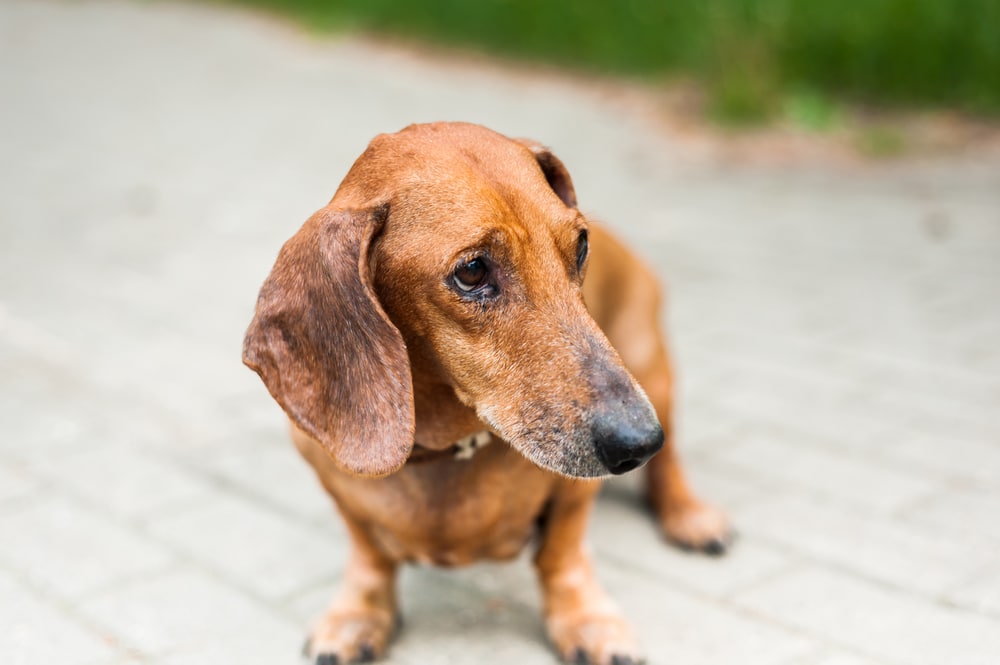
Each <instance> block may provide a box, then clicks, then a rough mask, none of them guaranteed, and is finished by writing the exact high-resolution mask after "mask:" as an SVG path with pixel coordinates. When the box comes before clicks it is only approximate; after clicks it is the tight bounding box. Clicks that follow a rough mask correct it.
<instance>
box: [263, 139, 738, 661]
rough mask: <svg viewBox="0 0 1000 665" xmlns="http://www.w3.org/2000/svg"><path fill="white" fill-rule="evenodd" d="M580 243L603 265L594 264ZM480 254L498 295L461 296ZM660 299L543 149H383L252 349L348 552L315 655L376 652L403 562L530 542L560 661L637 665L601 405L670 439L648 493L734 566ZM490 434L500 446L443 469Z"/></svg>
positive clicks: (267, 302)
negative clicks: (613, 520)
mask: <svg viewBox="0 0 1000 665" xmlns="http://www.w3.org/2000/svg"><path fill="white" fill-rule="evenodd" d="M582 232H587V233H589V244H590V247H591V251H590V255H589V258H588V259H586V263H585V268H584V270H583V271H579V270H578V269H577V252H579V251H580V243H581V237H582V236H581V233H582ZM471 256H481V257H487V258H488V259H489V261H490V265H491V266H493V268H492V272H491V273H490V275H491V279H493V280H494V281H495V284H494V286H496V290H495V292H496V293H499V295H497V296H496V297H494V298H493V299H492V300H490V299H487V298H486V296H483V297H481V298H479V299H478V300H476V299H474V298H471V297H470V296H467V295H465V294H464V293H463V292H462V291H461V290H460V289H456V288H455V283H454V277H453V274H454V271H455V269H456V265H459V264H462V262H463V261H468V260H470V257H471ZM583 273H586V274H585V275H584V274H583ZM584 276H585V277H586V279H584ZM491 293H494V292H493V291H491ZM659 299H660V296H659V290H658V287H657V284H656V280H655V279H654V277H653V275H652V273H651V272H650V271H649V270H648V269H647V268H646V267H644V266H643V265H642V264H641V263H640V262H639V261H638V260H637V259H636V258H635V257H634V256H633V255H632V254H631V253H630V252H629V251H628V250H627V249H625V247H624V246H622V245H621V244H620V243H619V242H618V241H616V240H615V239H614V238H613V237H612V236H611V235H609V234H608V233H607V232H606V231H605V230H603V229H602V228H601V227H600V226H598V225H596V224H594V223H592V222H590V221H588V220H587V219H586V218H585V217H584V216H583V215H582V214H581V213H580V212H579V210H577V207H576V194H575V192H574V190H573V185H572V181H571V179H570V177H569V174H568V172H567V171H566V169H565V167H564V166H563V164H562V162H560V161H559V160H558V159H557V158H556V157H555V156H554V155H552V154H551V153H550V152H549V151H548V150H546V149H545V148H543V147H542V146H540V145H538V144H536V143H533V142H530V141H513V140H510V139H508V138H506V137H503V136H501V135H499V134H496V133H494V132H492V131H490V130H487V129H485V128H482V127H478V126H476V125H468V124H461V123H435V124H431V125H414V126H411V127H408V128H406V129H405V130H403V131H402V132H399V133H397V134H393V135H383V136H379V137H377V138H376V139H375V140H373V141H372V143H371V144H370V146H369V147H368V149H367V150H366V151H365V153H364V154H362V155H361V157H360V158H359V159H358V160H357V162H355V164H354V166H353V167H352V169H351V171H350V172H349V173H348V175H347V177H346V178H345V179H344V182H343V183H342V184H341V186H340V188H339V189H338V191H337V193H336V195H335V196H334V198H333V200H332V201H331V202H330V204H329V205H327V206H326V207H325V208H323V209H322V210H320V211H319V212H317V213H316V214H315V215H314V216H313V217H312V218H310V219H309V220H308V221H307V222H306V223H305V225H304V226H303V227H302V229H301V230H300V231H299V232H298V233H297V234H296V235H295V236H294V237H293V238H292V239H290V240H289V241H288V242H287V243H286V245H285V246H284V248H282V251H281V254H280V255H279V257H278V260H277V262H276V264H275V267H274V269H273V271H272V273H271V275H270V276H269V277H268V279H267V281H266V282H265V284H264V286H263V287H262V289H261V294H260V298H259V300H258V304H257V311H256V314H255V316H254V320H253V322H252V323H251V325H250V328H249V330H248V331H247V336H246V339H245V343H244V362H245V363H246V364H247V365H249V366H250V367H251V368H252V369H254V370H255V371H256V372H258V373H259V374H260V375H261V377H262V379H263V380H264V382H265V384H266V385H267V387H268V389H269V391H270V392H271V394H272V395H273V396H274V397H275V399H276V400H277V401H278V403H279V404H280V405H281V406H282V408H283V409H284V410H285V412H286V413H287V415H288V416H289V418H290V420H291V423H292V438H293V440H294V442H295V445H296V446H297V447H298V449H299V451H300V452H301V454H302V455H303V456H304V457H305V458H306V459H307V460H308V461H309V463H310V464H311V465H312V466H313V468H314V469H315V470H316V473H317V475H318V477H319V480H320V482H321V483H322V485H323V487H324V488H325V489H326V490H327V492H329V494H330V495H331V496H332V497H333V499H334V501H335V502H336V504H337V506H338V508H339V510H340V513H341V515H342V516H343V518H344V520H345V522H346V524H347V527H348V532H349V533H350V536H351V541H352V550H351V558H350V561H349V563H348V567H347V571H346V573H345V576H344V583H343V585H342V589H341V592H340V594H339V595H338V596H337V597H336V599H335V600H334V602H333V604H332V605H331V608H330V610H329V611H328V612H327V614H326V615H325V616H324V617H323V618H322V619H321V620H320V621H319V623H318V624H317V626H316V627H315V629H314V631H313V633H312V636H311V639H310V642H309V655H310V657H312V658H315V659H316V661H317V662H318V663H326V662H338V661H339V662H341V663H345V662H353V661H362V660H369V659H371V658H374V657H378V656H380V655H381V654H383V653H384V651H385V649H386V647H387V644H388V642H389V639H390V637H391V634H392V631H393V628H394V626H395V625H396V621H397V618H398V617H397V612H398V610H397V604H396V599H395V589H394V584H395V582H394V580H395V572H396V568H397V566H398V565H399V564H401V563H404V562H411V561H412V562H420V563H429V564H437V565H445V566H453V565H461V564H466V563H469V562H472V561H475V560H477V559H483V558H487V559H509V558H512V557H514V556H516V555H517V554H518V552H520V551H521V550H522V549H523V548H524V547H525V546H526V545H527V544H528V543H529V542H530V541H531V539H532V537H533V536H537V538H538V548H537V552H536V556H535V565H536V568H537V571H538V575H539V581H540V583H541V586H542V591H543V597H544V604H545V618H546V625H547V628H548V633H549V636H550V639H551V640H552V642H553V644H554V646H555V647H556V649H557V650H558V651H559V653H560V655H561V656H562V657H563V658H565V659H567V660H579V659H581V658H584V659H586V662H590V663H596V664H600V665H610V664H611V663H612V662H614V663H630V662H631V663H637V662H641V655H640V653H639V649H638V647H637V645H636V641H635V638H634V636H633V635H632V633H631V631H630V630H629V628H628V625H627V624H626V623H625V621H624V620H623V619H622V618H621V616H620V614H619V613H618V611H617V610H616V609H615V607H614V605H613V603H612V602H611V601H610V600H609V598H608V596H607V595H606V594H605V593H604V591H603V590H602V589H601V587H600V586H599V585H598V583H597V582H596V580H595V578H594V574H593V570H592V566H591V563H590V561H589V559H588V557H587V554H586V552H585V549H584V547H583V540H584V530H585V526H586V520H587V517H588V515H589V511H590V507H591V504H592V502H593V498H594V496H595V494H596V492H597V490H598V489H599V481H598V480H596V479H595V478H596V477H597V476H600V475H604V474H605V473H606V472H607V468H606V467H605V466H603V465H602V461H601V458H600V456H599V455H595V453H594V450H593V449H594V445H593V441H592V429H588V427H590V424H591V423H592V422H593V418H594V416H593V412H594V410H595V409H596V408H597V407H598V406H599V405H600V404H601V403H603V402H602V400H605V399H606V394H607V393H613V394H614V395H615V399H616V400H618V398H619V396H620V400H618V401H621V402H622V403H624V402H626V401H627V402H629V404H631V405H632V408H634V409H635V410H636V413H639V412H641V411H643V410H650V414H652V411H651V410H652V409H655V417H657V418H658V419H659V421H660V423H661V425H662V427H663V430H664V432H665V435H666V441H665V444H664V446H663V449H662V450H661V452H659V453H658V454H657V455H656V456H655V457H653V459H652V460H651V461H650V462H649V463H648V465H647V479H648V484H647V487H648V498H649V500H650V503H651V505H652V507H653V508H654V510H655V512H656V514H657V515H658V518H659V522H660V525H661V527H662V528H663V529H664V532H665V533H666V535H667V536H668V537H669V538H670V539H671V540H673V541H675V542H677V543H679V544H681V545H683V546H686V547H693V548H699V549H706V550H708V551H711V552H721V551H722V549H724V547H725V545H726V543H727V542H728V534H729V527H728V524H727V522H726V519H725V518H724V517H723V515H722V514H721V513H720V512H719V511H717V510H715V509H714V508H712V507H709V506H707V505H705V504H703V503H702V502H700V501H699V500H698V499H697V498H695V497H694V495H693V494H692V493H691V491H690V489H689V488H688V485H687V483H686V482H685V480H684V476H683V472H682V470H681V467H680V465H679V463H678V459H677V456H676V453H675V451H674V449H673V446H672V440H671V428H670V423H671V407H672V400H673V390H672V376H671V368H670V364H669V361H668V356H667V352H666V349H665V347H664V343H663V336H662V334H661V331H660V327H659ZM633 377H634V378H633ZM647 396H648V400H647ZM651 417H652V415H651ZM484 429H486V430H488V431H489V432H491V435H492V439H493V442H492V445H489V446H487V447H485V448H483V449H481V450H479V451H478V452H476V454H475V455H474V456H473V457H472V459H469V460H460V459H455V457H454V456H453V455H451V454H450V451H451V450H452V447H453V445H454V444H455V442H456V441H458V440H460V439H462V438H464V437H467V436H469V435H470V434H473V433H475V432H477V431H480V430H484ZM415 444H416V445H418V446H419V450H420V451H422V452H423V453H424V458H420V457H419V456H418V455H417V454H416V453H414V445H415ZM434 451H442V452H438V453H435V452H434ZM428 453H430V454H431V456H430V457H427V454H428ZM418 459H420V460H421V462H420V463H416V462H417V460H418ZM408 460H413V461H411V462H410V463H408ZM540 525H541V526H540ZM332 656H336V658H337V661H334V660H332Z"/></svg>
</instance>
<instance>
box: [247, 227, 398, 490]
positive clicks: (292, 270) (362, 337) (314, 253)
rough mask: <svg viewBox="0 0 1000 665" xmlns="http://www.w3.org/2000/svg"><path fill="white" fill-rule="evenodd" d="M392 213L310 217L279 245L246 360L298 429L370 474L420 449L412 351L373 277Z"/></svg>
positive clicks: (347, 465) (388, 469) (341, 462)
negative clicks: (375, 244) (381, 234)
mask: <svg viewBox="0 0 1000 665" xmlns="http://www.w3.org/2000/svg"><path fill="white" fill-rule="evenodd" d="M387 210H388V209H387V208H384V207H383V208H380V209H375V210H358V211H353V210H352V211H344V210H332V209H329V208H325V209H323V210H320V211H319V212H318V213H316V214H315V215H313V216H312V217H311V218H310V219H309V221H307V222H306V223H305V224H304V225H303V227H302V228H301V229H300V230H299V232H298V233H296V234H295V235H294V236H292V238H291V239H290V240H289V241H288V242H287V243H285V246H284V247H282V248H281V253H280V254H279V255H278V260H277V261H276V262H275V264H274V268H273V269H272V271H271V274H270V275H269V276H268V278H267V280H266V281H265V282H264V286H262V287H261V290H260V296H259V297H258V299H257V310H256V312H255V314H254V318H253V321H251V323H250V327H249V329H248V330H247V333H246V337H245V338H244V340H243V362H244V363H245V364H246V365H247V366H249V367H250V368H251V369H252V370H254V371H255V372H257V373H258V374H259V375H260V377H261V379H263V380H264V384H265V385H266V386H267V389H268V391H270V393H271V395H272V396H273V397H274V399H275V400H276V401H277V402H278V404H280V405H281V408H283V409H284V410H285V413H286V414H287V415H288V417H289V418H290V419H291V420H292V422H294V423H295V425H296V426H298V427H299V429H301V430H302V431H304V432H306V433H307V434H308V435H309V436H311V437H312V438H314V439H316V440H317V441H318V442H319V443H320V444H321V445H322V446H323V447H324V448H325V449H326V451H327V452H328V453H329V454H330V456H331V457H332V458H333V460H334V461H335V462H336V463H337V465H338V466H340V467H341V468H343V469H345V470H346V471H349V472H351V473H353V474H357V475H360V476H366V477H377V476H384V475H387V474H390V473H392V472H393V471H396V470H397V469H399V468H400V467H401V466H403V464H405V463H406V460H407V458H408V457H409V455H410V452H411V451H412V449H413V429H414V410H413V384H412V377H411V374H410V361H409V357H408V356H407V352H406V345H405V343H404V342H403V337H402V335H401V334H400V332H399V330H398V329H397V328H396V326H394V325H393V324H392V322H391V321H390V320H389V317H388V316H387V315H386V313H385V311H384V310H383V309H382V306H381V304H380V303H379V301H378V298H377V297H376V295H375V292H374V290H373V289H372V280H371V276H370V274H369V247H370V246H371V242H372V238H373V237H374V236H375V235H376V234H377V232H378V231H379V229H380V228H381V227H382V226H383V224H384V223H385V218H386V217H387V216H388V212H387Z"/></svg>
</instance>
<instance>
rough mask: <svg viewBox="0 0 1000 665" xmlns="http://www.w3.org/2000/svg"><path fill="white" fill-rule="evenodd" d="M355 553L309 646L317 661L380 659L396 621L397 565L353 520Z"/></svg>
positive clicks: (323, 664) (320, 664) (331, 664)
mask: <svg viewBox="0 0 1000 665" xmlns="http://www.w3.org/2000/svg"><path fill="white" fill-rule="evenodd" d="M344 518H345V519H344V521H345V522H346V523H347V527H348V530H349V532H350V535H351V557H350V560H349V561H348V564H347V568H346V569H345V570H344V577H343V581H342V582H341V588H340V591H339V593H338V594H337V596H336V597H335V598H334V600H333V602H332V603H331V604H330V607H329V609H328V610H327V612H326V614H324V615H323V616H322V617H321V618H320V620H319V621H318V622H316V626H315V627H314V628H313V631H312V635H311V636H310V637H309V642H308V644H307V645H306V652H307V655H308V656H309V658H310V660H312V661H313V662H314V663H315V665H338V664H339V665H344V664H345V663H363V662H369V661H372V660H375V659H376V658H380V657H381V656H382V655H383V654H384V653H385V650H386V647H387V646H388V644H389V639H390V638H391V637H392V633H393V629H394V628H395V626H396V588H395V587H396V564H395V563H394V562H393V561H390V560H389V559H388V558H386V557H385V556H384V555H382V554H381V553H380V552H379V551H378V550H377V549H376V548H375V547H374V545H373V543H372V542H371V540H370V539H369V538H368V536H367V534H365V533H364V532H363V531H362V530H361V529H360V528H359V527H358V526H357V525H356V524H354V523H353V522H352V520H351V519H350V518H349V517H347V516H346V515H345V516H344Z"/></svg>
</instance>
